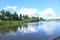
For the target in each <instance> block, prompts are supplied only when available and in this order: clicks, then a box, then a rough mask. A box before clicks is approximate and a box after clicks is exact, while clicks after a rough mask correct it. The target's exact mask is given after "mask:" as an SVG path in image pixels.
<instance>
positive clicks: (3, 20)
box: [0, 10, 45, 28]
mask: <svg viewBox="0 0 60 40" xmlns="http://www.w3.org/2000/svg"><path fill="white" fill-rule="evenodd" d="M38 21H45V20H44V19H43V18H42V17H34V16H32V17H29V16H28V15H22V14H20V15H18V14H17V13H16V12H14V13H11V12H10V11H5V10H2V11H0V28H2V27H11V26H21V25H22V24H23V23H26V22H38Z"/></svg>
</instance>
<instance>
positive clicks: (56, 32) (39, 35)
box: [0, 21, 60, 40]
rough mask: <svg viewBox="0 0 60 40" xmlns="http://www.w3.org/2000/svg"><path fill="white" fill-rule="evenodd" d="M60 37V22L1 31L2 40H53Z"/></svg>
mask: <svg viewBox="0 0 60 40" xmlns="http://www.w3.org/2000/svg"><path fill="white" fill-rule="evenodd" d="M56 36H60V22H55V21H54V22H52V21H51V22H33V23H25V24H24V25H22V26H21V27H20V26H18V27H8V28H6V27H4V28H1V29H0V40H51V39H52V38H54V37H56Z"/></svg>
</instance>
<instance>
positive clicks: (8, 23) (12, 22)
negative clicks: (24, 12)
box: [0, 21, 23, 28]
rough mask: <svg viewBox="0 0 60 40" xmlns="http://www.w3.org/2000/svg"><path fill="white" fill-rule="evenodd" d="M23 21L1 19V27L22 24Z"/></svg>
mask: <svg viewBox="0 0 60 40" xmlns="http://www.w3.org/2000/svg"><path fill="white" fill-rule="evenodd" d="M22 24H23V21H0V28H2V27H11V26H21V25H22Z"/></svg>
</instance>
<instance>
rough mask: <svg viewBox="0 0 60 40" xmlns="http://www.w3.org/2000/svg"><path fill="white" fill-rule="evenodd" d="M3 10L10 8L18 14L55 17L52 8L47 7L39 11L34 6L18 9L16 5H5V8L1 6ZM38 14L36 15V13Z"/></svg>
mask: <svg viewBox="0 0 60 40" xmlns="http://www.w3.org/2000/svg"><path fill="white" fill-rule="evenodd" d="M3 9H5V10H9V9H12V10H13V11H16V12H17V13H18V15H19V14H23V15H26V14H27V15H29V16H39V17H43V18H52V17H54V18H55V17H56V13H55V11H54V9H53V8H47V9H45V10H43V11H40V10H38V9H36V8H24V7H21V8H19V9H17V6H7V7H6V8H3ZM36 14H38V15H36Z"/></svg>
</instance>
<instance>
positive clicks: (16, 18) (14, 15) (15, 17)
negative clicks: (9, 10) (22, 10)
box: [13, 12, 18, 20]
mask: <svg viewBox="0 0 60 40" xmlns="http://www.w3.org/2000/svg"><path fill="white" fill-rule="evenodd" d="M13 19H14V20H18V15H17V13H16V12H14V14H13Z"/></svg>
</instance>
